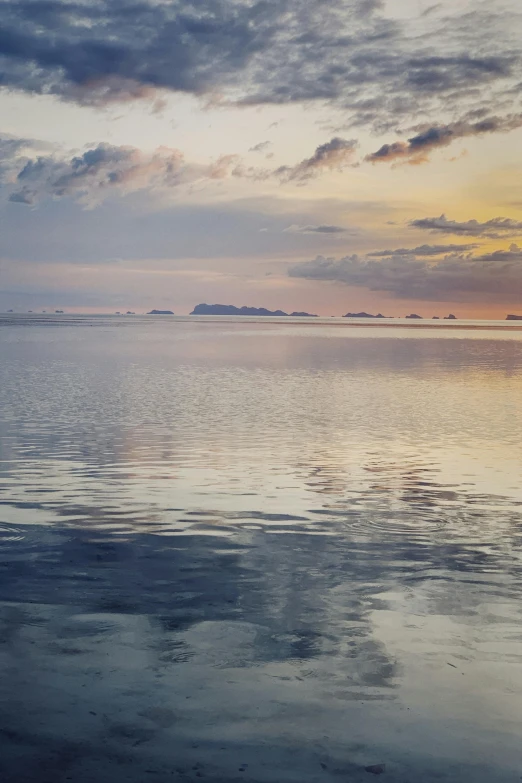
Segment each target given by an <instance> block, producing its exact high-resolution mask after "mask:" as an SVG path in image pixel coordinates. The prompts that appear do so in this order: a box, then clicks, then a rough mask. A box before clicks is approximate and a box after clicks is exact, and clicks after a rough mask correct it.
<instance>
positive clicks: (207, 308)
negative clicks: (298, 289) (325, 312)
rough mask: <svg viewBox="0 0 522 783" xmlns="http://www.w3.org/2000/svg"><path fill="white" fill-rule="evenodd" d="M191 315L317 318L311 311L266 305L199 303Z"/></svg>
mask: <svg viewBox="0 0 522 783" xmlns="http://www.w3.org/2000/svg"><path fill="white" fill-rule="evenodd" d="M190 315H263V316H276V317H277V316H279V317H281V316H284V317H286V318H288V317H292V316H293V317H294V318H298V317H299V318H317V316H316V315H312V314H311V313H298V312H294V313H290V314H288V313H285V312H283V310H267V309H266V308H265V307H235V306H234V305H222V304H213V305H209V304H198V305H196V306H195V308H194V309H193V311H192V312H191V313H190Z"/></svg>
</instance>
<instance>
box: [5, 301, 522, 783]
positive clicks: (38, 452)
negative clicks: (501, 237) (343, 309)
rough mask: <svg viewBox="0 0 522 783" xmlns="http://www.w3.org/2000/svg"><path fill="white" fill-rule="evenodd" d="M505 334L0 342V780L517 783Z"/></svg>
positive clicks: (508, 332)
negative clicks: (377, 778)
mask: <svg viewBox="0 0 522 783" xmlns="http://www.w3.org/2000/svg"><path fill="white" fill-rule="evenodd" d="M521 466H522V328H521V326H520V325H518V326H517V324H516V322H514V323H512V324H508V323H500V322H498V323H495V322H468V321H465V322H462V321H455V322H444V321H439V322H431V321H423V322H415V323H413V322H411V321H410V322H408V321H399V320H395V321H392V322H388V321H387V322H384V323H375V322H372V321H366V320H364V321H362V320H361V321H356V320H349V321H348V320H346V319H292V318H285V319H271V318H268V319H262V318H259V319H255V318H204V317H201V318H196V317H192V318H191V317H184V318H183V317H163V316H157V317H153V316H151V317H145V316H125V317H123V316H122V317H118V316H76V315H48V316H28V315H27V316H22V315H4V316H0V666H1V672H2V676H1V677H0V779H1V780H5V781H9V782H11V781H13V783H14V782H16V783H18V782H20V783H25V782H31V783H32V782H33V781H35V782H37V783H62V782H64V781H74V783H109V781H110V783H120V782H121V783H123V782H124V781H125V783H143V781H149V780H150V781H156V782H157V783H163V782H164V781H177V780H178V781H185V782H188V781H199V780H202V781H203V782H204V781H207V783H218V781H219V782H220V783H226V782H228V781H233V782H234V783H235V782H236V781H244V783H285V782H286V781H288V782H289V783H322V782H323V781H324V782H325V783H329V782H330V781H335V782H338V783H341V782H342V781H355V782H356V783H358V782H359V781H370V780H371V779H373V777H374V776H378V775H382V777H381V780H383V781H384V783H386V782H387V781H390V782H391V783H418V782H419V781H423V782H424V783H426V782H427V781H451V782H455V783H469V781H474V783H491V782H492V781H495V783H508V781H509V783H512V782H513V781H516V780H519V779H520V777H521V775H522V750H521V744H520V727H521V725H522V601H521V597H522V592H521V591H522V481H521V475H522V471H521Z"/></svg>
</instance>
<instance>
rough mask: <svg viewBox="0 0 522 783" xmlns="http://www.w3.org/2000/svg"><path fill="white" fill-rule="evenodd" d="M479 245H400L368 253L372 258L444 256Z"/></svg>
mask: <svg viewBox="0 0 522 783" xmlns="http://www.w3.org/2000/svg"><path fill="white" fill-rule="evenodd" d="M477 247H479V245H419V246H418V247H410V248H407V247H399V248H397V250H375V251H374V252H373V253H368V256H369V257H370V258H386V257H387V256H420V257H421V258H426V257H430V256H442V255H444V254H446V253H465V252H466V251H468V250H474V249H475V248H477Z"/></svg>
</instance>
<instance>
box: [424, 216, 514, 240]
mask: <svg viewBox="0 0 522 783" xmlns="http://www.w3.org/2000/svg"><path fill="white" fill-rule="evenodd" d="M409 225H410V226H412V227H413V228H421V229H424V230H425V231H429V232H430V233H432V234H454V235H455V236H457V235H460V236H468V237H484V238H489V239H499V238H500V237H517V236H521V235H522V221H519V220H512V219H511V218H506V217H496V218H492V219H491V220H486V221H485V222H483V223H481V222H479V221H478V220H465V221H462V222H459V221H458V220H448V218H447V217H446V215H440V217H426V218H417V219H416V220H411V221H410V223H409Z"/></svg>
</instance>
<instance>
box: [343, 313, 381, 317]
mask: <svg viewBox="0 0 522 783" xmlns="http://www.w3.org/2000/svg"><path fill="white" fill-rule="evenodd" d="M343 318H391V316H389V315H383V314H382V313H377V315H372V314H371V313H364V312H362V313H346V315H343Z"/></svg>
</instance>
